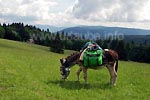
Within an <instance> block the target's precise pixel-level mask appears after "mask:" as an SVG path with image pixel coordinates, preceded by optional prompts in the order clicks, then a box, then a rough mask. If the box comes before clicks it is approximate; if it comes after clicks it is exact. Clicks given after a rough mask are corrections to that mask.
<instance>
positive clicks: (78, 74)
mask: <svg viewBox="0 0 150 100" xmlns="http://www.w3.org/2000/svg"><path fill="white" fill-rule="evenodd" d="M81 71H82V67H80V68H79V69H78V71H77V78H78V80H77V81H80V73H81Z"/></svg>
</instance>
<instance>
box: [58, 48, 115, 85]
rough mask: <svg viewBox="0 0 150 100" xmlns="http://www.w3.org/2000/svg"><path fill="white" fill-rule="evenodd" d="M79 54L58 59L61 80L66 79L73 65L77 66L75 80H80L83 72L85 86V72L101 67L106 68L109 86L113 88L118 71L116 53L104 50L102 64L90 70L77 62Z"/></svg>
mask: <svg viewBox="0 0 150 100" xmlns="http://www.w3.org/2000/svg"><path fill="white" fill-rule="evenodd" d="M80 55H81V53H80V52H76V53H73V54H71V55H70V56H68V57H66V58H62V59H60V63H61V66H60V71H61V76H62V79H64V80H65V79H67V78H68V76H69V73H70V68H71V67H73V66H74V65H75V64H78V65H79V69H78V71H77V79H78V81H79V80H80V77H79V76H80V73H81V72H82V71H83V74H84V75H83V76H84V80H85V83H86V84H87V70H88V69H100V68H102V66H106V67H107V69H108V71H109V73H110V84H112V85H113V86H115V85H116V78H117V70H118V53H117V52H116V51H114V50H111V49H104V50H103V63H102V65H100V66H98V67H95V68H91V67H85V66H84V64H83V62H81V61H80V60H79V57H80Z"/></svg>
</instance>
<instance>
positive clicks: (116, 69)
mask: <svg viewBox="0 0 150 100" xmlns="http://www.w3.org/2000/svg"><path fill="white" fill-rule="evenodd" d="M115 71H116V72H117V71H118V60H117V61H116V66H115Z"/></svg>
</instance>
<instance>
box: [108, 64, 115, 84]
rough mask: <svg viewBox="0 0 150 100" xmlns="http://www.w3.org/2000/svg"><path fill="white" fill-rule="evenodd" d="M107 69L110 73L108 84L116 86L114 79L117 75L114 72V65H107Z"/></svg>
mask: <svg viewBox="0 0 150 100" xmlns="http://www.w3.org/2000/svg"><path fill="white" fill-rule="evenodd" d="M107 69H108V71H109V73H110V77H111V78H110V83H111V84H112V85H113V86H115V85H116V77H117V73H116V71H115V63H111V64H108V65H107Z"/></svg>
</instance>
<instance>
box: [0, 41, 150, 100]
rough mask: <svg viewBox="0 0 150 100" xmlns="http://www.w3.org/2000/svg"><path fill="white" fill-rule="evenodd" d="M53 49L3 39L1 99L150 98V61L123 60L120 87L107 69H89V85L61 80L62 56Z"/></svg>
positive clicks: (73, 76)
mask: <svg viewBox="0 0 150 100" xmlns="http://www.w3.org/2000/svg"><path fill="white" fill-rule="evenodd" d="M71 52H72V51H66V52H65V54H64V55H60V54H55V53H51V52H49V48H47V47H42V46H38V45H33V44H26V43H20V42H14V41H9V40H2V39H0V100H100V99H102V100H149V98H150V64H144V63H134V62H122V61H121V62H120V63H119V72H118V80H117V86H116V87H111V86H109V85H108V82H109V73H108V71H107V69H106V68H104V69H101V70H99V71H95V70H89V71H88V73H89V74H88V81H89V85H84V84H83V82H84V81H83V78H82V76H83V75H81V82H80V83H77V82H75V81H76V71H77V69H78V67H77V66H76V67H73V68H72V69H71V74H70V77H69V80H68V81H66V82H63V81H60V72H59V66H60V63H59V59H60V58H62V57H66V56H67V55H69V54H70V53H71Z"/></svg>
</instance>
